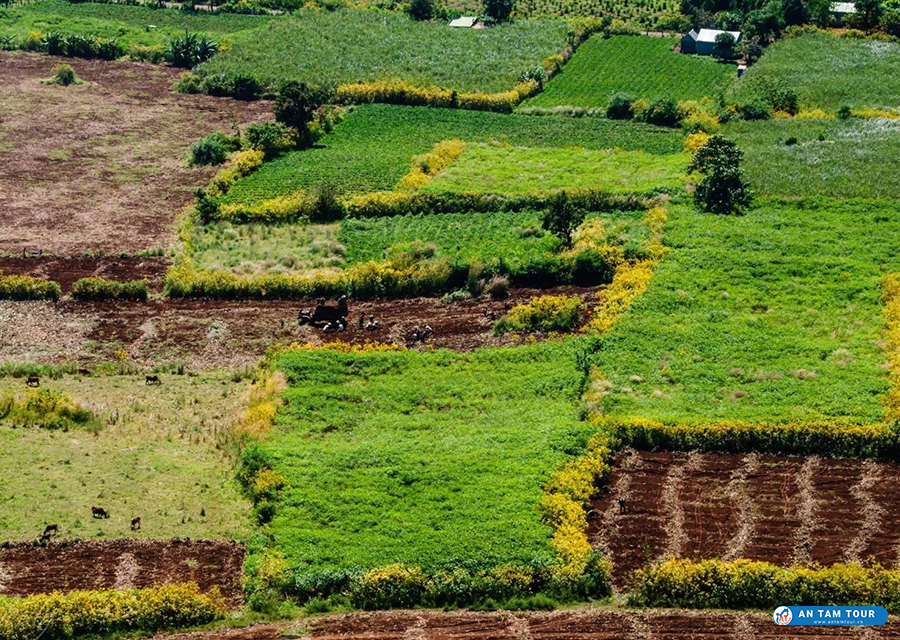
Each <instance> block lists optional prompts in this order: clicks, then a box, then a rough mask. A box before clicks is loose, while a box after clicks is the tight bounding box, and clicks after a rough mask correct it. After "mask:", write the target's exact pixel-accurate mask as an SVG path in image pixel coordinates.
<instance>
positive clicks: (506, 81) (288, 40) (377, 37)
mask: <svg viewBox="0 0 900 640" xmlns="http://www.w3.org/2000/svg"><path fill="white" fill-rule="evenodd" d="M565 44H566V25H565V23H564V22H561V21H554V22H548V21H540V22H538V21H525V20H523V21H517V22H515V23H514V24H507V25H502V26H498V27H495V28H492V29H451V28H449V27H448V26H447V25H446V23H443V22H439V23H438V22H435V23H432V22H416V21H414V20H410V18H409V17H408V16H406V15H404V14H401V13H384V12H375V11H358V10H341V11H334V12H330V11H313V10H302V11H298V12H295V13H293V14H292V15H291V16H289V17H286V18H283V19H281V20H274V21H272V22H271V23H270V24H269V25H268V26H267V27H265V28H263V29H262V30H261V31H259V32H258V33H253V34H246V36H241V37H239V38H237V39H236V41H235V45H234V48H233V49H232V50H231V51H227V52H225V53H223V54H221V55H218V56H216V57H215V58H214V59H213V60H211V61H210V62H208V63H206V64H204V65H203V66H201V67H200V72H201V73H203V74H212V73H228V74H238V73H249V74H251V75H253V76H254V77H256V78H257V79H258V80H260V81H261V82H266V83H268V82H272V81H280V80H287V79H291V80H301V81H304V82H310V83H313V84H317V85H337V84H343V83H352V82H365V81H374V80H384V79H401V80H406V81H408V82H411V83H413V84H416V85H419V86H439V87H443V88H446V89H456V90H458V91H485V92H499V91H508V90H510V89H512V87H513V85H515V83H516V81H517V80H518V78H519V75H520V74H521V73H522V72H523V71H525V70H526V69H533V68H534V67H535V66H537V65H539V64H540V62H541V60H542V59H544V58H545V57H546V56H549V55H551V54H555V53H558V52H559V51H560V50H561V49H562V48H563V47H564V46H565Z"/></svg>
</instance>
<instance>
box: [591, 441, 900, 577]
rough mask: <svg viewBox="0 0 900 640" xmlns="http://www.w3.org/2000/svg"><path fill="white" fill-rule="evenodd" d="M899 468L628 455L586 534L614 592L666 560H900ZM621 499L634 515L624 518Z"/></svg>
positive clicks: (846, 462) (832, 462)
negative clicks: (602, 557)
mask: <svg viewBox="0 0 900 640" xmlns="http://www.w3.org/2000/svg"><path fill="white" fill-rule="evenodd" d="M898 483H900V465H898V464H895V463H874V462H871V461H861V460H831V459H823V458H816V457H779V456H765V455H757V454H750V455H744V456H735V455H720V454H711V453H691V454H686V453H664V452H644V451H642V452H634V451H626V452H623V453H622V454H620V455H619V457H618V459H617V464H616V467H615V469H614V471H613V473H612V476H611V477H610V480H609V482H608V484H607V486H608V487H610V489H609V491H608V492H604V493H602V494H601V495H600V496H599V497H598V498H596V499H595V500H594V502H593V504H592V505H591V506H592V508H593V509H597V510H598V511H599V512H600V514H601V515H600V517H598V518H595V519H592V520H591V522H590V525H589V535H590V537H591V539H592V541H593V544H594V546H596V547H598V548H603V549H605V550H606V551H607V552H608V553H609V555H610V558H611V559H612V562H613V575H614V580H615V583H616V586H617V587H618V588H624V587H626V586H627V584H628V577H629V574H630V573H631V572H632V571H633V570H635V569H639V568H640V567H641V566H643V565H644V564H645V563H646V562H647V561H656V560H660V559H663V558H668V557H686V558H698V559H699V558H716V557H721V558H725V559H733V558H749V559H752V560H764V561H767V562H772V563H774V564H777V565H790V564H791V563H793V562H800V563H808V562H817V563H820V564H822V565H830V564H833V563H835V562H847V561H854V560H855V561H868V560H870V559H874V560H875V561H877V562H879V563H881V564H883V565H885V566H891V565H894V564H895V563H897V562H898V560H900V558H898V554H900V530H898V529H897V528H896V527H895V526H894V523H893V520H892V518H891V517H890V516H889V515H888V514H895V513H898V512H900V494H898V493H897V492H896V487H897V486H898ZM619 495H624V496H625V498H626V500H627V506H628V513H627V514H625V515H619V512H618V497H619Z"/></svg>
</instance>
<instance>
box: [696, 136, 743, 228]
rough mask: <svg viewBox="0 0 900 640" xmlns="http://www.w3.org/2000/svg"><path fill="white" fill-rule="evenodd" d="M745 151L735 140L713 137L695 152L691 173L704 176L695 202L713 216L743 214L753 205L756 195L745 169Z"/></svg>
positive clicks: (698, 186)
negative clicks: (748, 182)
mask: <svg viewBox="0 0 900 640" xmlns="http://www.w3.org/2000/svg"><path fill="white" fill-rule="evenodd" d="M743 158H744V154H743V152H742V151H741V150H740V149H738V148H737V145H736V144H734V142H732V141H731V140H728V139H726V138H723V137H722V136H718V135H716V136H712V137H711V138H710V139H709V140H708V141H707V142H706V144H704V145H703V146H702V147H700V148H699V149H697V151H695V152H694V156H693V158H692V160H691V164H690V166H689V167H688V171H689V172H693V171H698V172H700V173H701V174H703V178H702V180H700V183H699V184H698V185H697V188H696V190H695V191H694V201H695V202H696V203H697V204H698V205H699V206H700V207H701V208H702V209H704V210H706V211H710V212H712V213H719V214H729V213H740V212H741V211H742V210H743V209H744V208H745V207H748V206H750V204H751V202H752V201H753V194H752V192H751V191H750V188H749V186H748V185H747V183H746V181H745V180H744V174H743V171H742V169H741V166H740V165H741V161H742V160H743Z"/></svg>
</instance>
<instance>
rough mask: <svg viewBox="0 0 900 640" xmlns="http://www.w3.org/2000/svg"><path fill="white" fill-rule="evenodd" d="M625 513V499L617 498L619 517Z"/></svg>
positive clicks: (626, 511) (626, 509)
mask: <svg viewBox="0 0 900 640" xmlns="http://www.w3.org/2000/svg"><path fill="white" fill-rule="evenodd" d="M626 513H628V505H627V504H626V502H625V498H619V515H620V516H624V515H625V514H626Z"/></svg>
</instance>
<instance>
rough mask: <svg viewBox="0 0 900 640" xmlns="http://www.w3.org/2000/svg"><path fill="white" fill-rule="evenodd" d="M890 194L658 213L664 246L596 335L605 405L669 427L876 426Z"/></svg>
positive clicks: (892, 261)
mask: <svg viewBox="0 0 900 640" xmlns="http://www.w3.org/2000/svg"><path fill="white" fill-rule="evenodd" d="M898 232H900V215H898V213H897V209H896V207H895V206H894V204H893V203H892V202H890V201H881V202H879V201H861V200H845V201H840V200H827V199H809V200H799V201H788V200H785V201H779V200H760V201H759V202H758V203H757V205H756V206H755V208H753V209H752V210H751V211H749V212H748V213H747V215H745V216H739V217H735V216H715V215H709V214H704V213H698V212H697V211H696V210H694V209H693V208H690V207H673V208H671V209H670V212H669V224H668V226H667V229H666V244H667V245H668V246H669V247H671V251H670V253H669V254H668V255H667V257H666V259H665V260H664V261H663V262H662V263H661V264H660V266H659V268H658V270H657V272H656V274H655V275H654V278H653V281H652V282H651V284H650V288H649V290H648V291H647V293H646V294H644V295H643V296H642V297H640V298H638V299H637V300H636V301H635V303H634V305H633V307H632V308H631V310H630V312H629V313H628V314H626V315H625V316H624V317H623V318H621V320H620V321H619V324H618V325H617V326H616V328H615V329H613V331H612V332H610V333H609V334H607V335H606V336H604V337H603V338H602V344H603V347H602V348H601V349H600V351H599V352H598V356H597V358H596V361H595V364H596V365H597V366H598V368H599V370H600V372H601V373H602V376H603V377H604V378H605V379H606V380H607V381H608V382H604V383H602V384H604V385H606V384H609V385H610V388H608V389H606V390H605V391H604V393H605V395H604V397H603V400H602V403H601V404H602V410H603V411H604V412H605V413H608V414H612V415H617V416H618V415H621V416H640V417H645V418H655V419H659V420H663V421H673V422H676V423H684V422H700V421H705V420H718V419H746V420H752V421H786V420H792V419H812V420H815V419H817V418H823V417H835V418H847V419H858V420H862V421H866V422H868V421H877V420H879V419H880V418H881V415H882V406H881V396H882V395H883V394H884V393H885V392H886V391H887V380H886V377H885V373H884V364H885V360H886V356H885V353H884V351H883V346H882V339H883V335H884V330H885V326H884V320H883V316H882V311H883V310H882V300H881V295H882V290H881V278H882V276H883V275H884V274H885V273H887V272H893V271H896V270H897V269H898V266H900V251H898V250H897V247H896V245H895V243H894V242H893V241H892V240H891V238H893V237H894V235H895V234H896V233H898Z"/></svg>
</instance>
